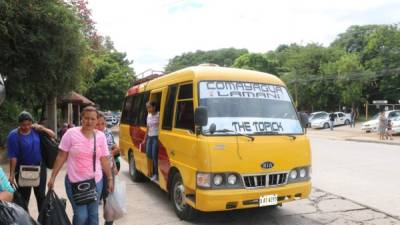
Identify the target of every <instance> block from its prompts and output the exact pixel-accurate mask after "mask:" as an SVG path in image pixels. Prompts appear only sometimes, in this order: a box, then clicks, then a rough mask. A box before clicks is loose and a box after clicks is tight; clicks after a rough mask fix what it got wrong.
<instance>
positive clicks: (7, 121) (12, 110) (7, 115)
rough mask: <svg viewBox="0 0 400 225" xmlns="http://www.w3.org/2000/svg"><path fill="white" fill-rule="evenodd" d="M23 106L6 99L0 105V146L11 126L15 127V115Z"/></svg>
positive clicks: (16, 123)
mask: <svg viewBox="0 0 400 225" xmlns="http://www.w3.org/2000/svg"><path fill="white" fill-rule="evenodd" d="M24 109H25V110H26V108H23V107H22V106H21V105H20V104H18V102H15V101H12V100H9V99H7V100H6V101H4V103H3V104H2V105H1V106H0V121H1V123H0V146H3V145H4V143H5V142H6V139H7V135H8V133H9V132H10V131H11V129H12V128H14V127H17V125H18V121H17V116H18V114H19V113H20V112H21V111H22V110H24Z"/></svg>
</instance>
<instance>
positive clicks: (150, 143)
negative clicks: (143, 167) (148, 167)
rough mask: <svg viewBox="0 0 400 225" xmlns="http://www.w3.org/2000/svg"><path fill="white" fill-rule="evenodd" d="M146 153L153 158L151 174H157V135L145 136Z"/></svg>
mask: <svg viewBox="0 0 400 225" xmlns="http://www.w3.org/2000/svg"><path fill="white" fill-rule="evenodd" d="M146 155H147V157H148V158H149V159H152V160H153V175H158V136H147V139H146Z"/></svg>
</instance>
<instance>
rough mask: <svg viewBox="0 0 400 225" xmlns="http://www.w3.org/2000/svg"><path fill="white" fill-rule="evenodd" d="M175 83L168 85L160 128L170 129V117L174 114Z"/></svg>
mask: <svg viewBox="0 0 400 225" xmlns="http://www.w3.org/2000/svg"><path fill="white" fill-rule="evenodd" d="M176 89H177V85H173V86H169V87H168V94H167V100H166V103H165V107H164V118H163V125H162V129H164V130H171V129H172V118H173V115H174V105H175V97H176Z"/></svg>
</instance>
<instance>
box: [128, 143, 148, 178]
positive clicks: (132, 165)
mask: <svg viewBox="0 0 400 225" xmlns="http://www.w3.org/2000/svg"><path fill="white" fill-rule="evenodd" d="M128 159H129V176H130V178H131V180H132V181H133V182H141V181H143V179H144V175H143V174H142V173H141V172H139V170H137V169H136V163H135V157H134V154H133V152H132V151H129V157H128Z"/></svg>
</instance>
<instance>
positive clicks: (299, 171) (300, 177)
mask: <svg viewBox="0 0 400 225" xmlns="http://www.w3.org/2000/svg"><path fill="white" fill-rule="evenodd" d="M310 175H311V166H304V167H297V168H294V169H292V170H291V171H290V173H289V180H288V183H295V182H302V181H307V180H309V179H310V178H311V176H310Z"/></svg>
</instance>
